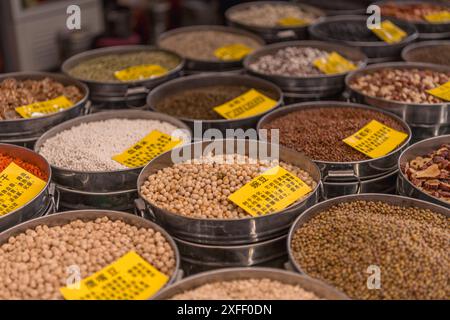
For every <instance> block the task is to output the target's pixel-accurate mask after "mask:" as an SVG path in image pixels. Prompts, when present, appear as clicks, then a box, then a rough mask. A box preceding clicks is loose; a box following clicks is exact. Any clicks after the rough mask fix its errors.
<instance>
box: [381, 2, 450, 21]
mask: <svg viewBox="0 0 450 320" xmlns="http://www.w3.org/2000/svg"><path fill="white" fill-rule="evenodd" d="M380 8H381V14H382V15H384V16H390V17H394V18H397V19H402V20H406V21H411V22H422V23H423V22H427V20H426V19H425V16H427V15H429V14H432V13H437V12H440V11H448V10H449V8H448V7H445V6H441V5H437V4H432V3H425V2H424V3H395V2H389V3H385V4H381V5H380Z"/></svg>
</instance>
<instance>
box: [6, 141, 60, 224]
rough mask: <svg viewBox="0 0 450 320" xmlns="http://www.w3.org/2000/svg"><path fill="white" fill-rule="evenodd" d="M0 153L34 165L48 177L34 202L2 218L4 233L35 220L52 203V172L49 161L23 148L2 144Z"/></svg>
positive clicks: (31, 201)
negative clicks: (17, 225)
mask: <svg viewBox="0 0 450 320" xmlns="http://www.w3.org/2000/svg"><path fill="white" fill-rule="evenodd" d="M0 153H3V154H7V155H9V156H11V157H17V158H19V159H22V160H24V161H26V162H28V163H31V164H34V165H35V166H37V167H38V168H39V169H40V170H41V171H42V172H44V173H45V174H47V175H48V179H47V181H46V182H47V183H46V185H45V187H44V188H43V189H42V190H41V191H40V192H39V193H38V194H37V195H36V196H35V197H34V198H33V199H32V200H30V201H29V202H28V203H27V204H25V205H24V206H22V207H20V208H17V209H16V210H14V211H12V212H10V213H8V214H6V215H3V216H0V231H3V230H6V229H8V228H11V227H13V226H15V225H16V224H19V223H21V222H23V221H27V220H29V219H31V218H33V217H34V216H35V215H36V213H37V212H41V211H42V210H43V209H44V207H46V206H49V204H50V203H51V201H52V195H51V192H50V181H51V180H52V170H51V168H50V165H49V164H48V162H47V160H45V159H44V158H43V157H42V156H40V155H39V154H37V153H35V152H33V151H31V150H29V149H26V148H23V147H19V146H14V145H10V144H3V143H0Z"/></svg>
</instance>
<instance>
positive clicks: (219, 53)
mask: <svg viewBox="0 0 450 320" xmlns="http://www.w3.org/2000/svg"><path fill="white" fill-rule="evenodd" d="M252 51H253V49H252V48H250V47H247V46H246V45H244V44H242V43H235V44H230V45H228V46H223V47H220V48H218V49H216V50H215V51H214V55H215V56H216V57H217V58H218V59H220V60H225V61H228V60H241V59H242V58H244V57H245V56H246V55H248V54H249V53H251V52H252Z"/></svg>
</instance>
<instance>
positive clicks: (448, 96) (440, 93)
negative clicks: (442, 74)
mask: <svg viewBox="0 0 450 320" xmlns="http://www.w3.org/2000/svg"><path fill="white" fill-rule="evenodd" d="M427 92H428V93H429V94H432V95H433V96H435V97H438V98H441V99H443V100H445V101H450V81H449V82H447V83H444V84H443V85H442V86H439V87H437V88H434V89H431V90H427Z"/></svg>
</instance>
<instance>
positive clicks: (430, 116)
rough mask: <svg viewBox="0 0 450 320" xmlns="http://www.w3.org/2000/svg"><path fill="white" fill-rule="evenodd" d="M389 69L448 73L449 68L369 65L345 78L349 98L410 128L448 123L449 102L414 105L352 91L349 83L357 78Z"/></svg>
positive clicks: (410, 65)
mask: <svg viewBox="0 0 450 320" xmlns="http://www.w3.org/2000/svg"><path fill="white" fill-rule="evenodd" d="M389 68H394V69H395V68H400V69H419V70H434V71H439V72H450V67H446V66H440V65H435V64H426V63H410V62H390V63H380V64H375V65H371V66H368V67H366V68H364V69H362V70H357V71H354V72H352V73H350V74H349V75H348V76H347V77H346V78H345V84H346V86H347V89H348V91H349V92H350V95H351V98H352V99H353V100H355V101H357V102H360V103H364V104H367V105H371V106H374V107H378V108H381V109H384V110H386V111H389V112H392V113H394V114H396V115H397V116H399V117H401V118H402V119H403V120H405V121H406V122H407V123H408V124H409V125H411V126H417V125H445V124H448V122H450V112H449V110H450V102H442V103H429V104H414V103H407V102H399V101H393V100H386V99H382V98H377V97H372V96H369V95H366V94H364V93H362V92H359V91H357V90H354V89H352V87H351V83H352V82H353V80H354V79H356V78H357V77H359V76H362V75H365V74H370V73H374V72H376V71H379V70H382V69H389Z"/></svg>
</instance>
